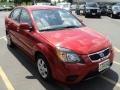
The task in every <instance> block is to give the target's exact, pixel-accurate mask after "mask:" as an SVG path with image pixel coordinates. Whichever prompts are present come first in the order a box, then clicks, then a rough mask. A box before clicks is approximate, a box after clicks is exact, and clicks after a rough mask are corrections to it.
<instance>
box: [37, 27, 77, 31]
mask: <svg viewBox="0 0 120 90" xmlns="http://www.w3.org/2000/svg"><path fill="white" fill-rule="evenodd" d="M64 28H79V26H65V27H58V28H50V29H49V28H48V29H41V30H39V31H54V30H57V29H58V30H60V29H64Z"/></svg>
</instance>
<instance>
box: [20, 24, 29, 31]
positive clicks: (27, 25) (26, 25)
mask: <svg viewBox="0 0 120 90" xmlns="http://www.w3.org/2000/svg"><path fill="white" fill-rule="evenodd" d="M19 29H20V30H30V29H31V26H30V25H29V24H28V23H20V25H19Z"/></svg>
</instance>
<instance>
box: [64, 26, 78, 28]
mask: <svg viewBox="0 0 120 90" xmlns="http://www.w3.org/2000/svg"><path fill="white" fill-rule="evenodd" d="M79 27H80V26H65V27H63V28H79Z"/></svg>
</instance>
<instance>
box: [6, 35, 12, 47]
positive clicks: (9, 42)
mask: <svg viewBox="0 0 120 90" xmlns="http://www.w3.org/2000/svg"><path fill="white" fill-rule="evenodd" d="M7 44H8V45H11V40H10V36H9V35H7Z"/></svg>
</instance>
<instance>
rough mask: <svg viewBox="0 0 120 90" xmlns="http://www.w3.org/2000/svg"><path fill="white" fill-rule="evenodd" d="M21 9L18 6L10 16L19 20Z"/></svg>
mask: <svg viewBox="0 0 120 90" xmlns="http://www.w3.org/2000/svg"><path fill="white" fill-rule="evenodd" d="M20 12H21V9H19V8H17V9H15V10H14V11H13V12H12V13H11V14H10V16H9V17H10V18H11V19H13V20H15V21H17V22H19V15H20Z"/></svg>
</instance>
